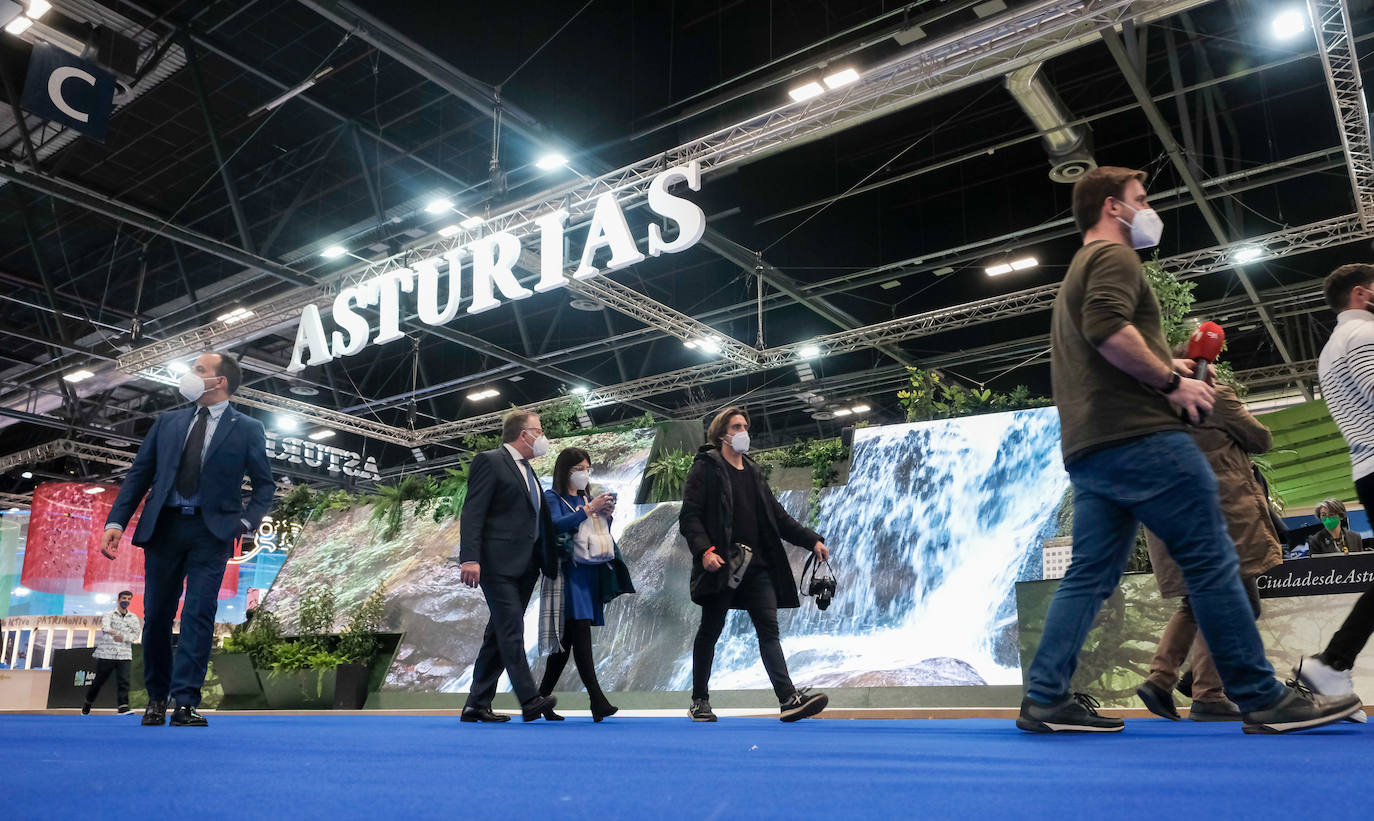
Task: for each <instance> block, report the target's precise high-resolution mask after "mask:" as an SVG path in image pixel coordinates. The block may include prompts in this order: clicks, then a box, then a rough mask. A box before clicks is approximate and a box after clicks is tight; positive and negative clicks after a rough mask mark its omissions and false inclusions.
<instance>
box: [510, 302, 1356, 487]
mask: <svg viewBox="0 0 1374 821" xmlns="http://www.w3.org/2000/svg"><path fill="white" fill-rule="evenodd" d="M1370 316H1374V314H1370ZM501 447H503V448H505V449H506V452H507V453H509V454H510V458H512V459H514V460H515V463H516V464H517V465H518V464H520V463H521V462H522V461H524V459H525V457H524V455H523V454H521V453H520V451H518V450H516V449H515V445H512V444H511V443H510V442H503V443H501Z"/></svg>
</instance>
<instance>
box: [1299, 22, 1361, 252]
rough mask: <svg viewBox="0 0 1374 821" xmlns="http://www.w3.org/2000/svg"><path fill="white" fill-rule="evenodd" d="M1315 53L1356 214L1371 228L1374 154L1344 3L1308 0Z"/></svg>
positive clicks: (1351, 34) (1357, 62) (1357, 61)
mask: <svg viewBox="0 0 1374 821" xmlns="http://www.w3.org/2000/svg"><path fill="white" fill-rule="evenodd" d="M1307 8H1308V11H1309V12H1310V13H1311V15H1312V28H1313V29H1314V30H1315V31H1316V34H1317V53H1318V55H1319V56H1320V57H1321V61H1322V68H1323V69H1325V72H1326V85H1327V90H1328V91H1330V92H1331V103H1332V104H1333V105H1334V106H1335V107H1336V122H1337V124H1338V125H1339V126H1340V132H1341V144H1342V145H1343V146H1344V147H1345V157H1346V166H1347V168H1348V170H1349V172H1350V186H1351V188H1352V189H1353V190H1354V193H1355V211H1356V214H1357V216H1358V217H1359V220H1360V224H1361V225H1362V226H1363V227H1365V228H1370V227H1371V225H1374V155H1371V153H1370V149H1371V145H1370V138H1369V108H1368V104H1367V103H1366V101H1365V98H1364V83H1363V81H1362V80H1361V79H1360V64H1359V60H1358V59H1357V58H1356V56H1355V38H1354V34H1353V29H1352V28H1351V25H1350V9H1349V8H1348V7H1347V5H1346V0H1307Z"/></svg>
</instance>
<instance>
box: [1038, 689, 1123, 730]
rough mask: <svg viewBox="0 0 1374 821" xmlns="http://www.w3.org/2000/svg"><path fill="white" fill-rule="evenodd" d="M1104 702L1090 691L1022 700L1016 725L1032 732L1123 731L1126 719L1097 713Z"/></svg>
mask: <svg viewBox="0 0 1374 821" xmlns="http://www.w3.org/2000/svg"><path fill="white" fill-rule="evenodd" d="M1100 706H1101V705H1100V704H1099V703H1098V701H1097V699H1095V698H1093V697H1092V696H1090V695H1088V694H1087V693H1072V694H1065V695H1064V697H1063V698H1060V699H1059V700H1058V701H1056V702H1054V703H1052V704H1041V703H1040V702H1038V701H1036V700H1035V699H1033V698H1031V697H1030V696H1026V697H1025V698H1024V699H1022V700H1021V715H1020V717H1018V718H1017V719H1016V726H1017V727H1020V728H1021V729H1022V730H1025V731H1026V732H1028V733H1119V732H1121V731H1122V730H1124V729H1125V728H1126V722H1124V721H1122V720H1121V719H1119V718H1109V717H1107V716H1101V715H1098V714H1097V708H1098V707H1100Z"/></svg>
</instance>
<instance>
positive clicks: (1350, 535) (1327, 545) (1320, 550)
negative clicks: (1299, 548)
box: [1307, 499, 1364, 556]
mask: <svg viewBox="0 0 1374 821" xmlns="http://www.w3.org/2000/svg"><path fill="white" fill-rule="evenodd" d="M1314 512H1315V513H1316V514H1317V521H1319V522H1321V523H1322V529H1321V530H1318V531H1317V532H1316V533H1313V534H1312V535H1311V536H1308V537H1307V552H1308V555H1311V556H1320V555H1323V554H1334V553H1359V552H1360V551H1361V550H1364V539H1363V538H1361V537H1360V534H1358V533H1356V532H1355V531H1353V530H1351V529H1350V519H1349V517H1348V516H1346V512H1345V505H1344V504H1343V503H1342V502H1341V500H1340V499H1327V500H1326V501H1324V502H1322V503H1321V504H1319V505H1317V509H1316V510H1315V511H1314Z"/></svg>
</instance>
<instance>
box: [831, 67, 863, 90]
mask: <svg viewBox="0 0 1374 821" xmlns="http://www.w3.org/2000/svg"><path fill="white" fill-rule="evenodd" d="M858 81H859V72H857V71H855V70H854V69H852V68H842V69H840V70H839V71H837V72H835V73H834V74H827V75H826V76H825V87H826V88H829V89H832V90H833V89H837V88H841V87H843V86H847V85H850V84H851V83H857V82H858Z"/></svg>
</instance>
